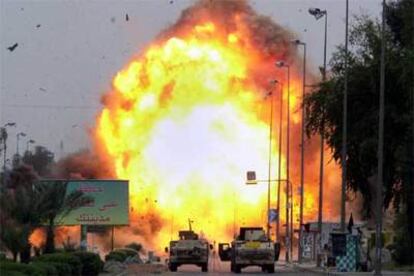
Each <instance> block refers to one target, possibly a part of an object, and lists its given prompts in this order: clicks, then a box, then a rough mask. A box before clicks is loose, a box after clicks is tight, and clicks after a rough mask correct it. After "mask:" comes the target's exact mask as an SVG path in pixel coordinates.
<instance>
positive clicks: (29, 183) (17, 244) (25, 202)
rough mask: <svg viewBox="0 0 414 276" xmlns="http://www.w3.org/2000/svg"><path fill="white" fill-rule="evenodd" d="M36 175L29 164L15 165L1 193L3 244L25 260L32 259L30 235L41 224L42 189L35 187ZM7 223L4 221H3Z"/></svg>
mask: <svg viewBox="0 0 414 276" xmlns="http://www.w3.org/2000/svg"><path fill="white" fill-rule="evenodd" d="M36 179H37V175H36V174H35V173H34V171H33V169H32V168H31V167H28V166H24V165H23V166H20V167H17V168H14V169H13V170H12V171H11V174H10V180H9V181H8V183H6V187H5V189H3V190H2V191H1V194H0V208H1V211H2V226H3V227H4V229H3V231H2V232H1V240H2V243H3V244H4V245H5V246H7V247H8V249H9V250H10V251H11V252H12V253H13V255H14V256H15V253H16V251H18V252H19V253H20V259H21V261H22V262H29V261H30V249H31V245H30V242H29V238H30V235H31V234H32V233H33V231H34V229H35V228H36V227H37V226H38V225H39V223H40V220H41V216H40V213H39V198H41V194H40V191H39V190H38V189H36V188H35V187H34V186H33V183H34V181H35V180H36ZM3 223H4V224H3Z"/></svg>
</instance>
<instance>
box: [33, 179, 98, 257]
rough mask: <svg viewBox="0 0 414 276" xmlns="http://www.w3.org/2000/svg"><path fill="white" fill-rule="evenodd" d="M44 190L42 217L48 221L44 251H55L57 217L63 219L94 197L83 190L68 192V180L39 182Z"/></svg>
mask: <svg viewBox="0 0 414 276" xmlns="http://www.w3.org/2000/svg"><path fill="white" fill-rule="evenodd" d="M38 185H39V189H41V190H42V194H43V197H42V208H41V209H42V217H43V220H44V221H46V222H47V231H46V245H45V249H44V253H53V252H54V251H55V242H54V240H55V233H54V229H55V225H56V218H60V219H63V218H64V217H66V216H67V215H68V214H69V213H70V212H72V211H73V210H75V209H77V208H79V207H81V206H84V205H86V204H88V203H90V202H92V200H93V199H92V198H91V197H89V196H86V195H85V194H84V193H83V192H82V191H73V192H71V193H69V194H67V193H66V188H67V182H62V181H49V182H43V183H39V184H38Z"/></svg>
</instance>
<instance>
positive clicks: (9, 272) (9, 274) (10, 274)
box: [0, 269, 26, 276]
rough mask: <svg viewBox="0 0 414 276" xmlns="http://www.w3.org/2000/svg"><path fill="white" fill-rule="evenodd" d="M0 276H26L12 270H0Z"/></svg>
mask: <svg viewBox="0 0 414 276" xmlns="http://www.w3.org/2000/svg"><path fill="white" fill-rule="evenodd" d="M0 275H2V276H3V275H7V276H26V274H24V273H22V272H19V271H14V270H2V269H0Z"/></svg>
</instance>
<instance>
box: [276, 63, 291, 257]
mask: <svg viewBox="0 0 414 276" xmlns="http://www.w3.org/2000/svg"><path fill="white" fill-rule="evenodd" d="M276 66H277V67H279V68H286V69H287V85H288V88H287V119H286V120H287V127H286V128H287V129H286V179H287V182H286V225H289V185H288V183H289V180H290V174H289V169H290V66H289V64H287V63H286V62H285V61H283V60H279V61H277V62H276ZM280 145H281V144H280ZM279 157H280V153H279ZM280 161H281V160H280V158H279V164H280ZM279 168H280V165H279ZM279 171H280V169H279ZM277 202H278V208H279V199H278V201H277ZM278 230H279V227H278ZM286 236H287V237H289V236H290V235H289V227H286ZM285 258H286V261H287V262H288V261H289V250H286V257H285Z"/></svg>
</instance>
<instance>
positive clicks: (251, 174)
mask: <svg viewBox="0 0 414 276" xmlns="http://www.w3.org/2000/svg"><path fill="white" fill-rule="evenodd" d="M258 182H267V183H270V182H278V183H279V184H280V182H286V183H287V184H286V185H287V186H289V185H290V186H292V182H290V181H288V180H287V179H280V178H279V179H267V180H258V179H256V172H255V171H248V172H247V181H246V184H247V185H256V184H257V183H258ZM286 227H287V228H288V227H289V225H288V224H286ZM288 239H289V236H288V235H287V240H288ZM269 240H270V238H269ZM286 251H288V249H286Z"/></svg>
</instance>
